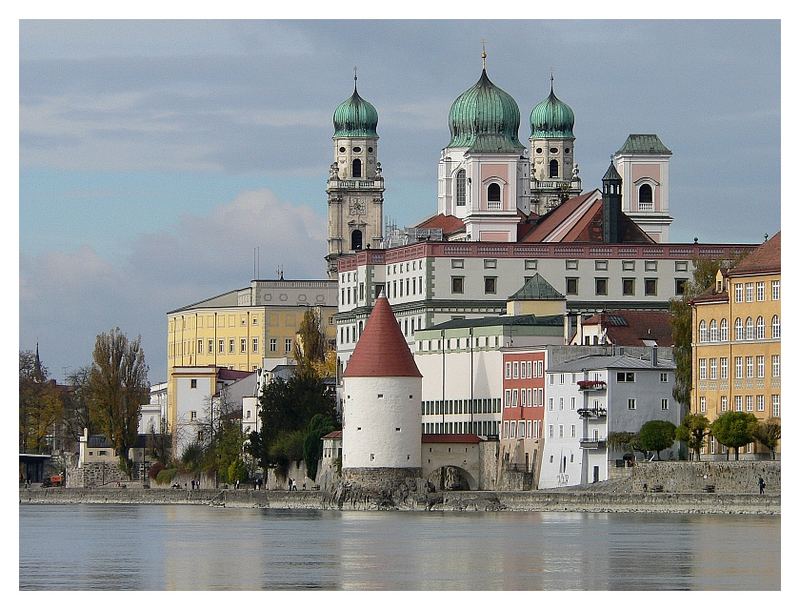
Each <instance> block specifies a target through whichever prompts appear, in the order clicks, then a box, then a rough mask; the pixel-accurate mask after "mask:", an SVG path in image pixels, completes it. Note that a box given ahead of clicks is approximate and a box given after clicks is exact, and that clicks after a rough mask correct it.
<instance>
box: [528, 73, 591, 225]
mask: <svg viewBox="0 0 800 610" xmlns="http://www.w3.org/2000/svg"><path fill="white" fill-rule="evenodd" d="M530 124H531V137H530V140H529V142H530V158H531V210H532V211H534V212H536V213H537V214H539V215H544V214H547V212H549V211H550V210H552V209H554V208H556V207H558V206H559V205H561V204H562V203H563V202H564V201H566V200H567V199H569V198H570V197H576V196H577V195H580V192H581V179H580V177H579V176H578V165H577V164H576V163H575V147H574V144H575V135H574V134H573V132H572V128H573V126H574V125H575V114H574V113H573V112H572V108H570V107H569V106H568V105H567V104H565V103H564V102H562V101H561V100H560V99H558V98H557V97H556V94H555V93H554V92H553V75H552V74H550V95H549V96H548V97H547V99H545V100H544V101H542V102H540V103H538V104H537V105H536V106H535V107H534V108H533V110H532V111H531V116H530Z"/></svg>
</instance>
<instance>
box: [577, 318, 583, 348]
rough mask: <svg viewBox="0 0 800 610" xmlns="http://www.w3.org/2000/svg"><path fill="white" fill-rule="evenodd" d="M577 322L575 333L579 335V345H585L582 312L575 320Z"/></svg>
mask: <svg viewBox="0 0 800 610" xmlns="http://www.w3.org/2000/svg"><path fill="white" fill-rule="evenodd" d="M575 323H576V328H575V333H576V335H577V337H578V341H580V343H578V345H583V316H582V315H581V314H580V313H578V318H577V320H576V321H575Z"/></svg>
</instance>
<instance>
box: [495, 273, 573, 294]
mask: <svg viewBox="0 0 800 610" xmlns="http://www.w3.org/2000/svg"><path fill="white" fill-rule="evenodd" d="M565 298H566V297H565V296H564V295H563V294H561V293H560V292H558V291H557V290H556V289H555V288H553V286H552V285H551V284H550V283H549V282H548V281H547V280H546V279H544V278H543V277H542V276H541V275H539V274H538V273H537V274H535V275H534V276H533V277H532V278H531V279H529V280H528V281H527V282H525V284H524V285H523V286H522V288H520V289H519V290H517V291H516V292H515V293H514V294H512V295H511V296H510V297H508V300H509V301H563V300H564V299H565Z"/></svg>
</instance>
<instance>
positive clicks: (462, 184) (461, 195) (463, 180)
mask: <svg viewBox="0 0 800 610" xmlns="http://www.w3.org/2000/svg"><path fill="white" fill-rule="evenodd" d="M456 205H467V172H466V171H464V170H463V169H460V170H458V172H456Z"/></svg>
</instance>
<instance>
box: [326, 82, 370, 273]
mask: <svg viewBox="0 0 800 610" xmlns="http://www.w3.org/2000/svg"><path fill="white" fill-rule="evenodd" d="M357 79H358V77H357V76H356V75H354V76H353V95H351V96H350V97H349V98H348V99H346V100H345V101H344V102H342V103H341V104H339V106H338V107H337V108H336V111H335V112H334V113H333V128H334V133H333V163H332V164H331V168H330V175H329V177H328V184H327V188H326V192H327V194H328V255H327V256H326V257H325V260H326V261H327V263H328V277H329V278H330V279H335V278H336V277H337V273H338V271H337V259H338V258H339V256H341V255H342V254H347V253H350V252H356V251H358V250H362V249H367V248H379V247H380V246H381V242H382V241H383V191H384V187H383V176H381V164H380V163H379V162H378V133H377V131H376V128H377V126H378V112H377V111H376V110H375V106H373V105H372V104H370V103H369V102H368V101H366V100H365V99H363V98H362V97H361V96H360V95H359V94H358V87H357V83H358V81H357Z"/></svg>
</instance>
